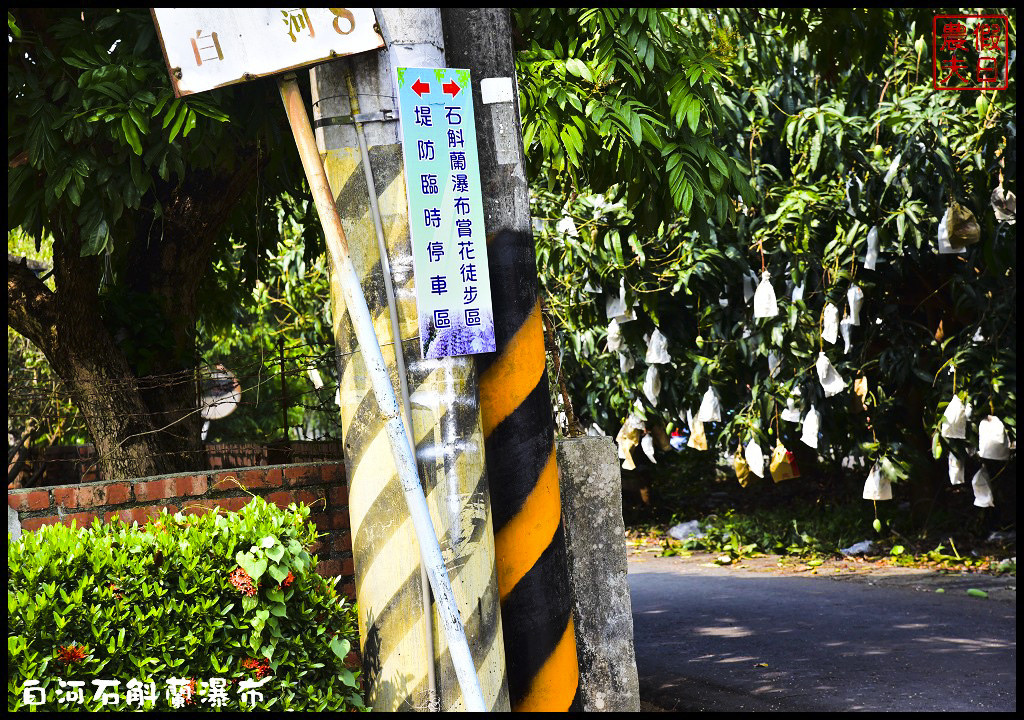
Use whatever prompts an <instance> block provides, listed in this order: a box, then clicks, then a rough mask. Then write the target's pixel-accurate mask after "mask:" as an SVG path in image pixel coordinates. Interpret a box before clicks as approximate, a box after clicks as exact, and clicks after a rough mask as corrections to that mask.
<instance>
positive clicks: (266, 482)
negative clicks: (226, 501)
mask: <svg viewBox="0 0 1024 720" xmlns="http://www.w3.org/2000/svg"><path fill="white" fill-rule="evenodd" d="M214 477H215V478H216V480H215V482H214V485H213V488H214V490H237V489H238V486H239V484H241V486H242V487H243V488H246V489H247V490H258V489H260V488H276V487H281V470H280V468H278V469H277V475H276V478H274V477H268V473H267V469H266V468H263V467H254V468H245V469H244V470H230V471H225V472H220V473H217V474H216V475H215V476H214Z"/></svg>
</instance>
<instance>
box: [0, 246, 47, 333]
mask: <svg viewBox="0 0 1024 720" xmlns="http://www.w3.org/2000/svg"><path fill="white" fill-rule="evenodd" d="M28 262H29V261H28V260H27V259H26V258H12V257H11V256H10V255H9V256H8V258H7V325H8V326H9V327H11V328H13V329H14V330H16V331H17V332H18V333H20V334H21V335H24V336H25V337H26V338H28V339H29V341H31V342H32V344H34V345H35V346H37V347H38V348H40V349H43V348H44V345H46V344H50V343H52V342H54V340H55V339H56V334H55V332H56V330H55V328H56V323H57V295H56V294H55V293H54V292H53V291H52V290H50V288H48V287H46V284H45V283H44V282H43V281H42V280H40V279H39V278H38V277H37V276H36V274H35V272H33V270H32V268H30V267H29V265H28Z"/></svg>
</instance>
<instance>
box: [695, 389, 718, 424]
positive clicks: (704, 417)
mask: <svg viewBox="0 0 1024 720" xmlns="http://www.w3.org/2000/svg"><path fill="white" fill-rule="evenodd" d="M697 420H698V421H699V422H702V423H706V422H721V421H722V406H721V404H720V403H719V402H718V393H717V392H715V389H714V388H713V387H709V388H708V389H707V391H706V392H705V393H704V397H703V398H702V399H701V401H700V409H699V410H697Z"/></svg>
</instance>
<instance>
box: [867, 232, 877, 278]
mask: <svg viewBox="0 0 1024 720" xmlns="http://www.w3.org/2000/svg"><path fill="white" fill-rule="evenodd" d="M877 262H878V228H877V227H873V228H871V229H870V230H868V249H867V251H866V252H865V253H864V269H865V270H874V269H875V263H877Z"/></svg>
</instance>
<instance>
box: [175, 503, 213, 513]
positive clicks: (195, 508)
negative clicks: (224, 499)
mask: <svg viewBox="0 0 1024 720" xmlns="http://www.w3.org/2000/svg"><path fill="white" fill-rule="evenodd" d="M216 508H217V501H216V500H205V499H203V500H186V501H185V504H184V505H183V506H182V508H181V511H182V512H183V513H185V514H186V515H202V514H204V513H208V512H210V511H211V510H215V509H216Z"/></svg>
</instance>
